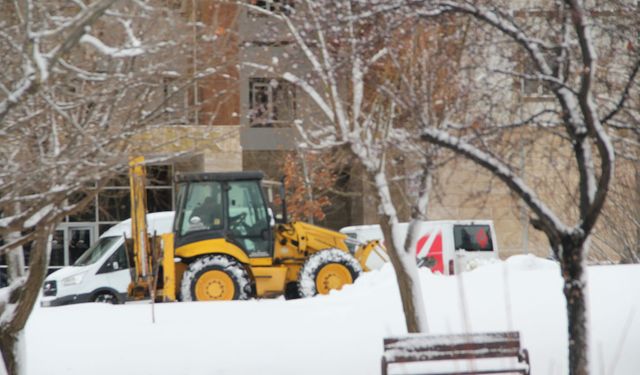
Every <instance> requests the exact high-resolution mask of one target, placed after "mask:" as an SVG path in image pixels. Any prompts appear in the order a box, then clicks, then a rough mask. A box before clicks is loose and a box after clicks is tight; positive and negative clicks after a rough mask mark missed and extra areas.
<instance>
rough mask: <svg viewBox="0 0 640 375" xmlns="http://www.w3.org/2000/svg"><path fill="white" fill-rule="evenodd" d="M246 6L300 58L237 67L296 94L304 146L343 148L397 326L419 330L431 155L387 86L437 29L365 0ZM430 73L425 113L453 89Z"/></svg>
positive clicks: (424, 53) (419, 56)
mask: <svg viewBox="0 0 640 375" xmlns="http://www.w3.org/2000/svg"><path fill="white" fill-rule="evenodd" d="M250 8H251V10H252V11H254V12H261V13H265V14H267V15H269V16H271V17H273V18H274V19H276V20H278V21H280V22H281V24H280V26H284V30H285V31H286V32H287V33H288V34H289V39H290V41H291V42H292V44H293V47H292V51H291V53H292V54H293V55H292V58H293V59H297V60H296V61H304V64H305V65H306V66H307V67H308V69H307V70H304V69H297V67H296V66H290V65H286V66H283V65H279V64H277V63H276V64H258V63H255V62H245V63H244V65H245V67H247V68H251V69H256V70H258V71H263V72H268V73H270V74H272V75H274V76H278V77H281V78H282V79H285V80H287V81H289V82H291V83H292V84H294V85H296V87H298V89H299V90H300V91H301V92H302V93H304V94H305V97H306V99H307V100H309V108H311V109H310V114H306V116H305V114H301V115H300V117H301V118H300V119H299V120H298V121H297V122H296V124H297V128H298V131H299V134H300V137H301V139H302V145H303V146H304V147H306V148H308V149H312V150H326V149H331V148H335V147H344V148H346V149H348V150H349V152H350V153H351V154H352V155H353V157H354V158H355V159H356V160H357V161H358V162H359V163H360V164H361V165H362V167H363V169H364V173H365V175H366V178H367V179H368V180H369V181H370V182H371V185H372V186H373V190H374V191H375V195H376V198H377V201H378V204H379V213H380V224H381V226H382V229H383V232H384V235H385V237H386V238H391V239H392V241H387V243H386V246H387V250H388V253H389V255H390V259H391V262H392V264H393V266H394V269H395V271H396V277H397V281H398V286H399V290H400V295H401V297H402V303H403V308H404V312H405V318H406V324H407V330H408V331H409V332H426V331H427V329H428V327H427V319H426V313H425V310H424V304H423V299H422V292H421V290H420V283H419V280H418V273H417V268H416V259H415V252H414V251H413V249H414V248H415V243H416V240H417V229H418V225H417V224H418V223H419V221H420V220H425V219H426V217H427V206H428V200H429V190H430V186H431V180H432V174H431V173H430V171H431V169H432V168H433V167H434V166H435V165H436V164H437V159H436V154H435V153H434V152H432V151H433V150H431V149H430V148H429V147H426V146H425V144H424V143H423V142H422V141H421V140H420V137H419V135H420V134H419V132H418V131H417V128H416V127H415V126H414V125H412V123H409V122H407V120H408V117H407V116H406V111H404V110H403V109H402V108H401V107H400V106H399V105H398V104H397V103H396V101H394V100H391V99H390V97H389V92H395V90H397V86H399V85H400V82H401V81H402V79H403V77H404V76H405V75H406V74H411V73H415V72H416V70H415V66H416V65H415V64H416V63H417V62H420V63H423V64H424V62H425V60H424V59H429V58H431V59H435V57H434V55H435V53H434V52H435V51H434V49H433V48H427V49H426V50H425V49H424V48H423V47H425V41H426V39H427V38H428V36H430V37H434V36H435V35H438V33H439V32H441V31H443V30H438V29H435V28H434V29H431V30H429V29H424V30H423V31H424V33H423V34H422V38H415V37H414V36H415V35H416V34H415V33H414V30H413V29H412V26H413V25H411V24H407V23H405V22H404V21H403V20H398V19H397V18H394V17H393V16H392V15H385V14H382V13H378V14H377V15H376V16H375V17H374V19H367V18H366V17H361V16H360V15H361V14H362V13H366V12H367V11H368V10H370V9H371V7H370V5H369V4H362V3H361V2H358V1H340V2H334V1H300V2H295V3H294V4H293V6H292V7H288V8H286V9H284V10H281V11H279V12H273V11H266V10H264V9H263V8H260V7H255V6H254V7H250ZM446 34H447V35H452V34H453V33H446ZM288 53H289V52H288ZM448 57H449V58H451V56H448ZM441 58H442V57H441ZM412 64H413V65H412ZM434 72H435V70H434V71H433V72H431V73H433V74H434V75H437V74H440V75H441V77H440V80H441V82H440V86H441V87H436V86H437V85H432V86H431V88H432V89H433V90H432V91H431V92H432V94H433V99H434V100H433V101H432V102H431V104H432V105H430V107H429V108H431V109H433V115H434V117H438V118H441V117H442V116H441V114H442V108H440V107H442V106H443V104H444V102H446V101H447V100H448V98H447V95H451V94H452V93H453V91H451V92H449V93H448V94H447V93H446V91H447V89H445V88H446V87H450V86H447V85H446V83H445V82H446V80H447V79H448V78H451V76H452V74H451V72H443V71H441V72H439V73H434ZM422 73H424V72H422ZM447 75H448V77H447ZM394 85H395V86H396V87H394ZM413 124H415V123H413ZM398 185H400V186H402V187H401V188H400V189H399V190H400V194H398V192H394V190H398V189H397V186H398ZM403 190H404V191H403ZM406 190H410V193H409V194H406V193H407V192H406ZM408 197H410V199H407V198H408ZM407 203H408V206H409V210H408V211H409V214H408V215H407V216H409V217H410V218H411V223H410V225H409V230H408V233H407V235H406V236H403V235H402V234H401V233H402V231H401V229H400V226H399V225H398V224H399V223H400V220H401V217H402V215H401V214H400V213H399V209H401V208H402V207H403V206H404V205H405V204H407Z"/></svg>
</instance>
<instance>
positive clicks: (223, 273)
mask: <svg viewBox="0 0 640 375" xmlns="http://www.w3.org/2000/svg"><path fill="white" fill-rule="evenodd" d="M180 293H181V295H182V300H183V301H229V300H245V299H249V297H250V296H251V279H250V277H249V273H248V272H247V270H246V269H245V268H244V266H243V265H242V264H240V262H238V261H237V260H235V259H233V258H230V257H228V256H224V255H208V256H204V257H200V258H198V259H197V260H195V261H194V262H192V263H191V264H189V266H188V267H187V269H186V270H185V271H184V274H183V275H182V282H181V283H180Z"/></svg>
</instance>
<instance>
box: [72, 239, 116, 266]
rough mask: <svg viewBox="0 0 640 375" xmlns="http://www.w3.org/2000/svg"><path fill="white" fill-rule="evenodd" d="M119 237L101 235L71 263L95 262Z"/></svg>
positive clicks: (83, 264) (84, 263)
mask: <svg viewBox="0 0 640 375" xmlns="http://www.w3.org/2000/svg"><path fill="white" fill-rule="evenodd" d="M119 239H120V237H118V236H114V237H102V238H100V239H99V240H98V242H96V243H95V244H94V245H93V246H91V247H90V248H89V249H87V251H85V252H84V254H82V255H81V256H80V258H78V260H76V262H75V263H74V264H73V265H74V266H78V267H79V266H88V265H90V264H93V263H95V262H97V261H98V260H99V259H100V258H102V256H103V255H104V254H105V253H106V252H107V251H109V249H111V247H112V246H113V245H114V244H115V243H116V241H118V240H119Z"/></svg>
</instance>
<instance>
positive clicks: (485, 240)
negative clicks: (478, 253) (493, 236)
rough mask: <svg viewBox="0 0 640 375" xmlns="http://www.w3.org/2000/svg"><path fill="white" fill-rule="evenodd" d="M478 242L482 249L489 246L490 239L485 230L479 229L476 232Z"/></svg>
mask: <svg viewBox="0 0 640 375" xmlns="http://www.w3.org/2000/svg"><path fill="white" fill-rule="evenodd" d="M476 241H477V242H478V245H480V248H482V249H485V248H486V247H487V245H488V244H489V237H488V236H487V234H486V233H485V231H484V230H482V229H478V231H477V232H476Z"/></svg>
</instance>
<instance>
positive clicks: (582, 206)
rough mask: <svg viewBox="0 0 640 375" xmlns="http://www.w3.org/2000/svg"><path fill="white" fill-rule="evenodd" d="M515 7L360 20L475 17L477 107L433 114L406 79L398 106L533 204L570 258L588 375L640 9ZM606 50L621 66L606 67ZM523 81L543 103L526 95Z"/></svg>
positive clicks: (576, 365) (577, 357)
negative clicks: (593, 283)
mask: <svg viewBox="0 0 640 375" xmlns="http://www.w3.org/2000/svg"><path fill="white" fill-rule="evenodd" d="M509 6H510V5H509V3H502V2H499V1H496V2H488V3H474V2H466V1H405V2H396V1H390V2H386V3H382V4H378V5H377V6H376V7H375V8H374V9H370V10H369V11H368V12H366V13H363V14H362V15H361V16H362V17H374V16H375V15H376V14H379V13H388V12H393V11H396V10H397V11H399V12H404V14H405V17H406V19H413V20H418V19H423V20H426V21H428V22H434V21H442V20H443V19H446V18H449V17H452V16H453V17H458V18H459V19H470V20H472V22H473V29H474V38H475V40H474V44H470V45H468V46H467V47H466V49H467V51H465V56H463V58H462V62H463V69H464V71H465V72H468V80H467V81H466V82H465V91H467V92H468V93H469V97H470V99H471V100H472V101H473V102H474V103H475V106H472V107H471V110H470V111H468V112H466V113H456V109H455V108H452V110H451V111H450V112H449V113H446V114H445V118H444V121H440V122H438V121H433V119H432V118H430V117H429V116H428V113H427V112H426V111H425V110H424V104H423V99H424V98H425V97H426V94H425V92H424V90H423V89H422V87H420V86H417V85H415V84H413V83H412V82H408V81H405V82H404V83H405V85H404V87H403V90H399V91H398V92H397V93H401V94H400V95H398V96H397V98H396V101H397V102H398V103H399V105H401V106H403V107H405V108H407V109H410V110H411V111H412V112H413V113H414V115H415V117H414V119H415V121H417V122H418V123H419V124H420V127H421V130H420V131H421V133H422V139H424V140H426V141H428V142H430V143H432V144H434V145H437V146H440V147H442V148H444V149H447V150H450V151H451V152H453V153H455V154H457V155H462V156H464V157H465V158H467V159H468V160H470V161H472V162H473V163H475V164H476V165H478V166H480V167H482V168H484V169H485V170H486V171H488V172H489V173H491V174H492V175H494V176H495V177H496V178H498V179H499V180H500V181H502V183H504V184H505V185H506V186H507V187H508V188H509V189H510V190H511V191H512V192H513V193H514V194H516V195H517V196H518V197H519V198H520V199H521V200H522V201H523V202H524V203H525V204H526V206H527V207H528V209H529V211H530V222H531V223H532V225H533V226H534V227H535V228H536V229H539V230H540V231H542V232H543V233H544V234H545V235H546V237H547V239H548V241H549V244H550V246H551V248H552V250H553V253H554V254H555V256H556V257H557V259H558V260H559V261H560V265H561V271H562V277H563V279H564V294H565V297H566V300H567V316H568V322H569V325H568V331H569V372H570V373H571V374H587V373H589V366H588V365H589V362H588V350H587V347H588V340H589V335H588V332H589V330H588V314H587V297H586V293H587V278H586V273H585V260H586V257H587V253H588V250H589V243H590V235H591V233H592V231H593V229H594V226H595V225H596V222H597V219H598V217H599V216H600V213H601V211H602V208H603V206H604V204H605V200H606V197H607V193H608V191H609V187H610V185H611V181H612V176H613V172H614V165H615V152H614V145H613V143H612V135H613V136H615V137H621V136H622V135H623V134H622V132H624V131H627V130H628V129H629V128H630V127H631V125H630V123H629V122H628V117H629V116H631V117H633V116H637V114H636V115H634V114H633V113H629V112H630V111H631V112H632V110H630V107H629V105H628V101H629V97H630V95H631V93H633V92H637V73H638V67H639V65H640V58H639V57H640V56H639V55H638V52H637V50H636V49H635V48H628V44H629V43H632V44H633V43H636V40H637V39H635V38H637V29H636V26H637V17H634V15H637V13H635V12H637V9H635V8H633V9H632V8H631V7H624V6H619V7H613V8H612V9H608V8H607V9H605V10H602V9H587V8H585V7H584V6H583V4H582V2H580V1H571V0H568V1H564V2H555V3H554V4H549V5H548V6H545V7H540V8H528V9H522V10H520V9H511V8H509ZM631 12H633V13H631ZM602 56H616V61H611V62H607V63H606V64H605V63H604V62H603V58H602ZM614 71H615V72H616V73H615V74H612V72H614ZM514 83H515V84H517V85H518V86H517V87H520V86H519V84H520V83H522V84H523V87H522V89H523V90H524V91H525V92H524V94H534V93H535V94H536V95H535V98H533V99H536V98H542V99H543V100H532V101H530V102H526V101H525V102H523V101H522V100H521V97H520V96H519V95H515V94H514V91H515V90H514V87H516V85H514ZM634 90H635V91H634ZM518 144H519V145H520V147H524V148H527V150H528V151H529V152H530V153H531V154H532V155H533V156H532V157H535V158H536V163H537V164H538V166H539V167H540V168H541V169H542V175H543V176H538V177H541V178H538V179H536V178H535V177H533V176H532V177H530V178H528V179H527V180H525V179H523V178H521V177H520V176H521V172H522V171H521V169H522V168H521V166H520V165H519V163H516V162H514V161H516V160H517V158H514V150H516V149H517V148H515V147H514V146H515V145H518ZM544 163H547V164H546V165H545V164H544ZM558 200H561V201H564V204H562V205H557V204H556V201H558ZM567 208H568V209H567Z"/></svg>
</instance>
